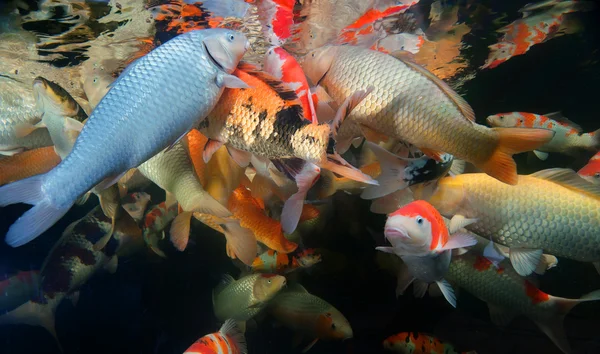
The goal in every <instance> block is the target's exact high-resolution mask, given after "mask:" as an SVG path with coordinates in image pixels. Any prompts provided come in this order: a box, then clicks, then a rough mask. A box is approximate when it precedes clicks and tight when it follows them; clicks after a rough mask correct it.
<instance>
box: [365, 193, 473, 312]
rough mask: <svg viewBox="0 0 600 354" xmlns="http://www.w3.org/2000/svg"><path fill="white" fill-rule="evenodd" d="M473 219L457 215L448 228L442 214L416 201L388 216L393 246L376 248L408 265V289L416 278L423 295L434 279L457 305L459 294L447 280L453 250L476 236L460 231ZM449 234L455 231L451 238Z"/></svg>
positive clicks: (388, 235) (469, 243)
mask: <svg viewBox="0 0 600 354" xmlns="http://www.w3.org/2000/svg"><path fill="white" fill-rule="evenodd" d="M473 222H474V220H469V219H465V218H464V217H462V216H460V215H456V216H455V217H454V218H452V220H451V222H450V230H448V228H447V227H446V224H445V222H444V219H443V218H442V216H441V215H440V213H439V212H438V211H437V210H436V209H435V208H434V207H433V206H432V205H431V204H429V203H428V202H426V201H424V200H416V201H414V202H412V203H410V204H408V205H405V206H403V207H402V208H400V209H398V210H396V211H395V212H393V213H392V214H390V215H389V217H388V219H387V222H386V223H385V230H384V234H385V238H386V239H387V240H388V241H389V242H390V243H391V244H392V247H377V248H376V249H377V250H379V251H383V252H387V253H392V254H396V255H398V256H399V257H400V258H402V260H403V261H404V263H405V264H406V265H407V267H408V272H409V273H410V276H407V277H406V279H405V281H406V283H405V284H404V285H403V286H402V288H403V289H406V288H407V287H408V286H409V285H410V284H411V283H412V282H413V281H415V280H418V282H417V283H416V284H415V295H417V297H420V296H422V295H423V294H424V293H425V291H426V290H427V284H429V283H433V282H435V283H436V284H437V285H438V286H439V287H440V290H441V291H442V294H444V297H445V298H446V300H447V301H448V302H449V303H450V304H451V305H452V306H454V307H456V297H455V296H454V291H453V290H452V287H451V286H450V284H448V282H447V281H445V280H444V275H445V273H446V272H447V271H448V265H449V264H450V259H451V250H453V249H456V248H462V247H469V246H473V245H474V244H476V243H477V240H475V238H474V237H473V236H471V235H469V234H467V233H456V231H457V230H459V229H460V228H462V227H464V226H465V225H468V224H470V223H473ZM450 233H454V235H453V237H452V238H450ZM399 287H401V285H399Z"/></svg>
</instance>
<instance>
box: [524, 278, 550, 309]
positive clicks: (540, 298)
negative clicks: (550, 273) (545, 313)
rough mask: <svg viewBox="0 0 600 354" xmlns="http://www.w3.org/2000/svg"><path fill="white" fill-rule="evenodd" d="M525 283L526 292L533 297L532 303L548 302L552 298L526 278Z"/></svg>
mask: <svg viewBox="0 0 600 354" xmlns="http://www.w3.org/2000/svg"><path fill="white" fill-rule="evenodd" d="M524 284H525V293H526V294H527V296H528V297H529V298H530V299H531V303H532V304H534V305H536V304H539V303H541V302H546V301H548V300H549V299H550V295H548V294H546V293H545V292H543V291H541V290H540V289H538V288H536V287H535V285H533V284H532V283H531V282H529V281H528V280H524Z"/></svg>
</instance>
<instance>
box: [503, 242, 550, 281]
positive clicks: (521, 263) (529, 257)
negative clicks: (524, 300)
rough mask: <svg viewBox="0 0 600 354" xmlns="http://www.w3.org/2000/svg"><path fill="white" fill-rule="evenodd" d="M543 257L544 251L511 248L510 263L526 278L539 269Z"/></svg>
mask: <svg viewBox="0 0 600 354" xmlns="http://www.w3.org/2000/svg"><path fill="white" fill-rule="evenodd" d="M541 257H542V250H541V249H537V250H533V249H527V248H517V247H511V248H510V254H509V258H510V262H511V264H512V265H513V267H514V268H515V271H516V272H517V273H519V275H520V276H523V277H526V276H528V275H529V274H531V273H533V271H534V270H535V269H536V268H537V266H538V264H539V263H540V258H541Z"/></svg>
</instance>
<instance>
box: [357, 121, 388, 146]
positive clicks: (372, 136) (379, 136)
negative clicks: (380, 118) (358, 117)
mask: <svg viewBox="0 0 600 354" xmlns="http://www.w3.org/2000/svg"><path fill="white" fill-rule="evenodd" d="M358 126H359V127H360V131H361V132H362V134H363V135H364V137H365V139H367V140H368V141H370V142H373V143H376V144H377V143H379V142H380V141H382V142H387V141H388V140H389V137H388V136H387V135H385V134H383V133H380V132H378V131H375V130H373V129H371V128H369V127H367V126H366V125H364V124H360V123H359V124H358Z"/></svg>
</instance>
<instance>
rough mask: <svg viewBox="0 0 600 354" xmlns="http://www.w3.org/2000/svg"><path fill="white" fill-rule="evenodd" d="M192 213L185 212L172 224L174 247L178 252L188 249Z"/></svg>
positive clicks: (171, 233) (171, 231)
mask: <svg viewBox="0 0 600 354" xmlns="http://www.w3.org/2000/svg"><path fill="white" fill-rule="evenodd" d="M192 214H193V213H192V212H191V211H185V212H183V213H181V214H179V215H177V216H176V217H175V219H173V222H172V223H171V229H170V231H169V232H170V235H171V242H172V243H173V246H175V248H176V249H177V250H178V251H183V250H185V248H186V247H187V244H188V240H189V239H190V222H191V218H192Z"/></svg>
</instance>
